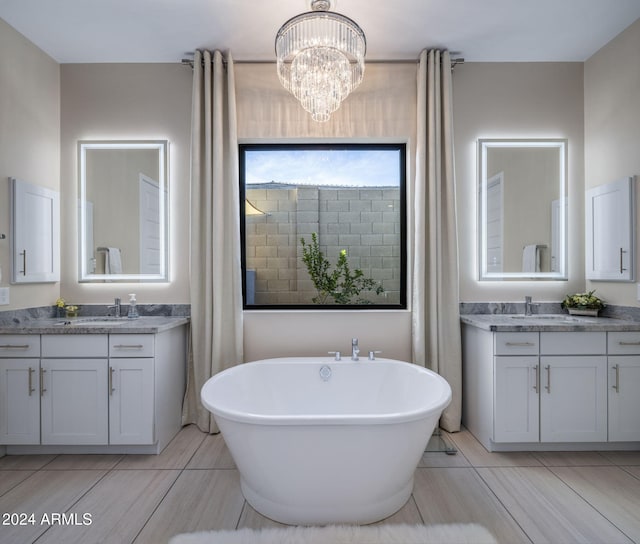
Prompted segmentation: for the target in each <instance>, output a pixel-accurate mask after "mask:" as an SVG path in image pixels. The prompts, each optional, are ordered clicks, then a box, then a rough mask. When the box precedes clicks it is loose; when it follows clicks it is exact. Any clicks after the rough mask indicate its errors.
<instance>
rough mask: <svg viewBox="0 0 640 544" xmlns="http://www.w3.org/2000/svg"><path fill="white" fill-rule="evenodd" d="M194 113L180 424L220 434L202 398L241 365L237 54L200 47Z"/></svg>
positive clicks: (195, 60)
mask: <svg viewBox="0 0 640 544" xmlns="http://www.w3.org/2000/svg"><path fill="white" fill-rule="evenodd" d="M191 111H192V115H191V263H190V266H191V268H190V278H191V289H190V291H191V335H190V343H189V358H188V372H187V393H186V396H185V401H184V406H183V414H182V422H183V424H185V425H186V424H189V423H195V424H196V425H197V426H198V427H199V428H200V429H201V430H203V431H205V432H217V431H218V429H217V426H216V424H215V421H214V419H213V416H212V415H211V414H210V413H209V412H208V411H207V409H206V408H204V406H203V405H202V403H201V402H200V389H201V388H202V386H203V385H204V383H205V382H206V381H207V380H208V379H209V378H210V377H211V376H213V375H214V374H216V373H217V372H220V371H221V370H224V369H226V368H229V367H231V366H234V365H236V364H239V363H242V362H243V354H242V345H243V334H242V268H241V260H240V218H239V209H240V192H239V187H238V137H237V129H236V98H235V82H234V66H233V60H232V58H231V56H230V55H229V56H227V58H226V59H223V56H222V53H220V52H219V51H215V52H213V53H211V52H209V51H202V52H201V51H196V53H195V57H194V65H193V95H192V110H191Z"/></svg>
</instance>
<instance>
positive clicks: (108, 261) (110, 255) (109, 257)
mask: <svg viewBox="0 0 640 544" xmlns="http://www.w3.org/2000/svg"><path fill="white" fill-rule="evenodd" d="M104 271H105V273H106V274H122V255H121V253H120V249H119V248H117V247H108V248H107V252H106V254H105V257H104Z"/></svg>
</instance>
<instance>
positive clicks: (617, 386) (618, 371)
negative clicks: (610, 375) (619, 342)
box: [612, 365, 620, 393]
mask: <svg viewBox="0 0 640 544" xmlns="http://www.w3.org/2000/svg"><path fill="white" fill-rule="evenodd" d="M613 368H614V370H615V371H616V383H615V385H614V386H613V387H612V389H615V390H616V393H620V365H613Z"/></svg>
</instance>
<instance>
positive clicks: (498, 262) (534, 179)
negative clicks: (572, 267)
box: [478, 139, 567, 281]
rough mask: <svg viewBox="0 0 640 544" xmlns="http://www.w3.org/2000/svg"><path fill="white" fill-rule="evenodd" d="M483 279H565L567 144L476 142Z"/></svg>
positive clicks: (550, 141)
mask: <svg viewBox="0 0 640 544" xmlns="http://www.w3.org/2000/svg"><path fill="white" fill-rule="evenodd" d="M478 221H479V224H478V235H479V240H478V253H479V254H478V263H479V269H480V270H479V277H480V279H481V280H493V281H502V280H566V279H567V140H564V139H527V140H525V139H516V140H510V139H500V140H499V139H482V140H479V141H478Z"/></svg>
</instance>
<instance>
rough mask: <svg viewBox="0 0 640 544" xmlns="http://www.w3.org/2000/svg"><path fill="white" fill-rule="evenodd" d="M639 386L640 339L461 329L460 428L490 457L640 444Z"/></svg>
mask: <svg viewBox="0 0 640 544" xmlns="http://www.w3.org/2000/svg"><path fill="white" fill-rule="evenodd" d="M620 342H622V344H620ZM633 346H635V347H633ZM616 350H617V351H616ZM622 350H626V352H625V353H629V352H630V351H632V352H634V353H635V354H633V355H631V354H624V355H622V354H620V352H621V351H622ZM616 353H617V354H616ZM616 379H617V381H616ZM638 386H640V332H638V333H633V332H618V333H612V332H602V331H589V332H584V331H579V332H578V331H572V332H553V331H549V332H546V331H540V332H494V331H488V330H484V329H481V328H478V327H474V326H471V325H468V324H465V325H463V391H464V399H463V424H464V425H465V426H466V427H467V428H468V429H469V430H470V431H471V432H472V434H473V435H474V436H475V437H476V438H477V439H478V440H480V442H481V443H482V444H483V445H484V446H485V447H486V448H487V449H488V450H489V451H494V450H518V449H520V450H523V449H526V450H529V449H530V450H535V449H580V448H581V447H583V446H584V445H586V444H588V445H589V447H591V448H595V449H598V445H601V446H602V448H601V449H606V448H607V447H608V446H606V445H607V444H610V443H612V442H615V443H619V442H635V441H638V442H639V443H640V422H639V419H640V418H638V414H639V413H640V400H638V396H637V395H636V394H635V393H634V389H635V388H636V387H638ZM635 390H636V391H637V389H635Z"/></svg>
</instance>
